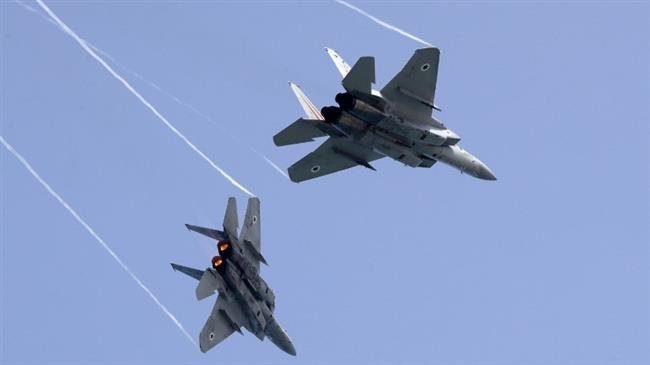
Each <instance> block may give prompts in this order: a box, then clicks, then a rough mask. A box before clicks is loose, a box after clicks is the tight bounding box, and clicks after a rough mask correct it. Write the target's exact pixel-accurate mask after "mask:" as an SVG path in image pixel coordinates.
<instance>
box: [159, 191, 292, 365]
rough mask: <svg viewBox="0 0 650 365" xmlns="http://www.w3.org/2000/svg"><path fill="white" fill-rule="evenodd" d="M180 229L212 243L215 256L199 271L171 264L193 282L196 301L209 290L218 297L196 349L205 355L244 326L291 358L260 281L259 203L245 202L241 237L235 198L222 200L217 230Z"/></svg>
mask: <svg viewBox="0 0 650 365" xmlns="http://www.w3.org/2000/svg"><path fill="white" fill-rule="evenodd" d="M185 226H186V227H187V229H189V230H190V231H194V232H198V233H201V234H203V235H205V236H208V237H210V238H213V239H215V240H217V241H218V243H217V250H218V252H219V255H218V256H215V257H213V258H212V265H211V267H208V268H207V269H205V270H197V269H193V268H190V267H186V266H181V265H177V264H171V265H172V268H173V269H174V270H175V271H180V272H182V273H183V274H186V275H188V276H190V277H192V278H194V279H196V280H198V281H199V284H198V286H197V287H196V298H197V299H198V300H202V299H205V298H207V297H209V296H211V295H212V294H214V293H215V291H216V292H218V293H219V295H218V297H217V300H216V303H215V304H214V307H213V308H212V313H211V314H210V317H209V318H208V320H207V322H206V323H205V326H203V330H202V331H201V335H200V336H199V346H200V348H201V351H202V352H207V351H208V350H210V349H211V348H213V347H214V346H215V345H216V344H218V343H220V342H221V341H223V340H224V339H226V338H227V337H228V336H230V335H231V334H232V333H233V332H235V331H237V332H239V333H240V334H242V331H241V328H242V327H244V328H246V329H247V330H248V331H249V332H251V333H253V334H254V335H255V336H257V338H259V339H260V340H264V337H268V338H269V339H270V340H271V342H273V343H274V344H275V345H276V346H277V347H279V348H280V349H281V350H282V351H284V352H286V353H288V354H291V355H294V356H295V355H296V350H295V348H294V347H293V343H291V339H289V336H287V333H286V332H285V331H284V330H283V329H282V327H280V325H279V324H278V322H277V321H276V320H275V317H274V316H273V310H274V309H275V295H274V294H273V291H272V290H271V288H269V286H268V285H267V284H266V282H265V281H264V279H262V278H261V277H260V262H262V263H264V264H266V260H265V259H264V256H262V254H261V250H260V200H259V199H258V198H251V199H249V200H248V207H247V208H246V217H245V219H244V227H243V228H242V231H241V235H238V234H237V231H238V229H239V222H238V220H237V202H236V201H235V198H230V199H228V207H227V208H226V215H225V217H224V219H223V231H219V230H216V229H211V228H204V227H198V226H193V225H189V224H186V225H185Z"/></svg>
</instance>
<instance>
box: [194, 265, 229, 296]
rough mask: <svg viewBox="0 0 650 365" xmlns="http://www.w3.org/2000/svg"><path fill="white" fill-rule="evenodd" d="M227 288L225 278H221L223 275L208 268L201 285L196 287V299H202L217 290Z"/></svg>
mask: <svg viewBox="0 0 650 365" xmlns="http://www.w3.org/2000/svg"><path fill="white" fill-rule="evenodd" d="M225 290H226V285H225V283H224V282H223V279H221V276H219V274H218V273H216V272H214V271H212V270H209V269H208V270H205V272H203V275H202V276H201V280H200V281H199V285H198V286H197V287H196V299H198V300H202V299H205V298H207V297H209V296H211V295H212V294H214V293H215V291H220V292H221V291H225Z"/></svg>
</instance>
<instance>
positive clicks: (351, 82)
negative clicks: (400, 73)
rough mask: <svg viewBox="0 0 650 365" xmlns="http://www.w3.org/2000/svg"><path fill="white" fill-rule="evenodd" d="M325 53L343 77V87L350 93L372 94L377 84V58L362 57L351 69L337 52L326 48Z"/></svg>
mask: <svg viewBox="0 0 650 365" xmlns="http://www.w3.org/2000/svg"><path fill="white" fill-rule="evenodd" d="M325 52H327V54H328V55H329V56H330V58H331V59H332V62H334V66H336V69H337V70H339V73H340V74H341V76H342V77H343V82H342V84H343V87H344V88H345V90H347V91H348V92H353V91H359V92H362V93H365V94H370V93H371V92H372V85H371V84H372V83H374V82H375V58H374V57H361V58H359V60H358V61H357V63H355V64H354V66H352V67H350V65H349V64H348V63H347V62H345V60H344V59H343V57H341V55H339V53H338V52H336V51H335V50H333V49H331V48H328V47H325Z"/></svg>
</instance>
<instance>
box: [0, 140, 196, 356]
mask: <svg viewBox="0 0 650 365" xmlns="http://www.w3.org/2000/svg"><path fill="white" fill-rule="evenodd" d="M0 143H2V145H4V146H5V148H6V149H7V150H8V151H9V152H11V154H12V155H14V157H16V159H17V160H18V161H20V163H22V164H23V166H25V168H26V169H27V171H29V173H31V174H32V176H34V178H35V179H36V180H38V182H39V183H41V185H43V187H44V188H45V189H46V190H47V191H48V192H49V193H50V195H52V197H54V199H56V200H57V201H58V202H59V203H61V205H63V207H64V208H65V209H66V210H67V211H68V212H69V213H70V214H71V215H72V216H73V217H74V219H76V220H77V222H79V224H81V225H82V226H83V227H84V228H85V229H86V231H88V233H90V235H91V236H93V238H95V240H97V242H99V243H100V244H101V245H102V247H104V249H105V250H106V251H107V252H108V254H109V255H111V256H112V257H113V259H115V261H116V262H117V263H118V264H119V265H120V266H121V267H122V269H124V271H126V272H127V274H129V275H130V276H131V278H132V279H133V280H134V281H135V282H136V283H137V284H138V285H139V286H140V287H141V288H142V289H143V290H144V291H145V292H146V293H147V294H148V295H149V297H151V299H153V301H154V302H156V304H157V305H158V306H159V307H160V309H162V311H163V312H165V314H166V315H167V316H168V317H169V318H170V319H171V320H172V321H173V322H174V324H176V327H178V329H180V330H181V332H183V334H184V335H185V337H187V339H188V340H190V342H192V344H193V345H194V346H196V342H195V341H194V339H193V338H192V336H190V334H189V333H187V331H186V330H185V328H184V327H183V325H182V324H181V323H180V322H179V321H178V319H176V317H175V316H174V315H173V314H172V313H171V312H170V311H169V310H168V309H167V308H166V307H165V306H164V305H163V304H162V303H160V301H159V300H158V298H157V297H156V296H155V295H154V294H153V293H152V292H151V290H149V288H147V286H146V285H144V283H142V281H140V279H139V278H138V277H137V276H135V274H134V273H133V272H132V271H131V269H129V268H128V266H126V264H125V263H124V262H123V261H122V260H121V259H120V258H119V257H118V256H117V254H116V253H115V252H114V251H113V250H112V249H111V248H110V247H109V246H108V244H106V242H104V240H103V239H102V238H101V237H99V235H98V234H97V233H95V231H94V230H93V229H92V228H91V227H90V226H89V225H88V223H86V221H84V220H83V219H82V218H81V217H80V216H79V214H77V212H76V211H75V210H74V209H72V207H71V206H70V205H69V204H68V203H67V202H66V201H65V200H63V198H62V197H61V196H60V195H59V194H58V193H57V192H56V191H54V189H52V187H50V185H49V184H48V183H47V182H45V180H43V178H42V177H41V176H40V175H39V174H38V173H37V172H36V170H34V168H33V167H32V165H30V164H29V162H27V160H25V158H24V157H23V156H22V155H21V154H20V153H18V151H16V150H15V149H14V148H13V146H11V145H10V144H9V143H8V142H7V141H5V139H4V138H3V137H2V136H0Z"/></svg>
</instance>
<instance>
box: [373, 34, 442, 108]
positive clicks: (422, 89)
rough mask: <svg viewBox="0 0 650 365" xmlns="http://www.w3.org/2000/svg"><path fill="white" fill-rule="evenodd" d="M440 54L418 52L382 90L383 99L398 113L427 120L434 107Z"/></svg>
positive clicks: (426, 49)
mask: <svg viewBox="0 0 650 365" xmlns="http://www.w3.org/2000/svg"><path fill="white" fill-rule="evenodd" d="M439 61H440V50H439V49H438V48H434V47H430V48H421V49H418V50H416V51H415V53H414V54H413V56H411V58H410V59H409V61H408V62H407V63H406V65H405V66H404V68H402V70H401V71H400V72H399V73H398V74H397V75H395V77H393V79H392V80H390V82H389V83H388V84H386V86H385V87H384V88H383V89H381V95H382V96H384V97H385V98H387V99H388V100H390V101H392V102H393V103H395V107H396V108H397V109H399V110H408V111H410V113H413V114H414V115H416V116H419V117H421V118H425V119H428V118H429V117H430V116H431V109H438V108H437V107H436V106H435V105H434V102H433V100H434V97H435V93H436V83H437V79H438V64H439Z"/></svg>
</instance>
